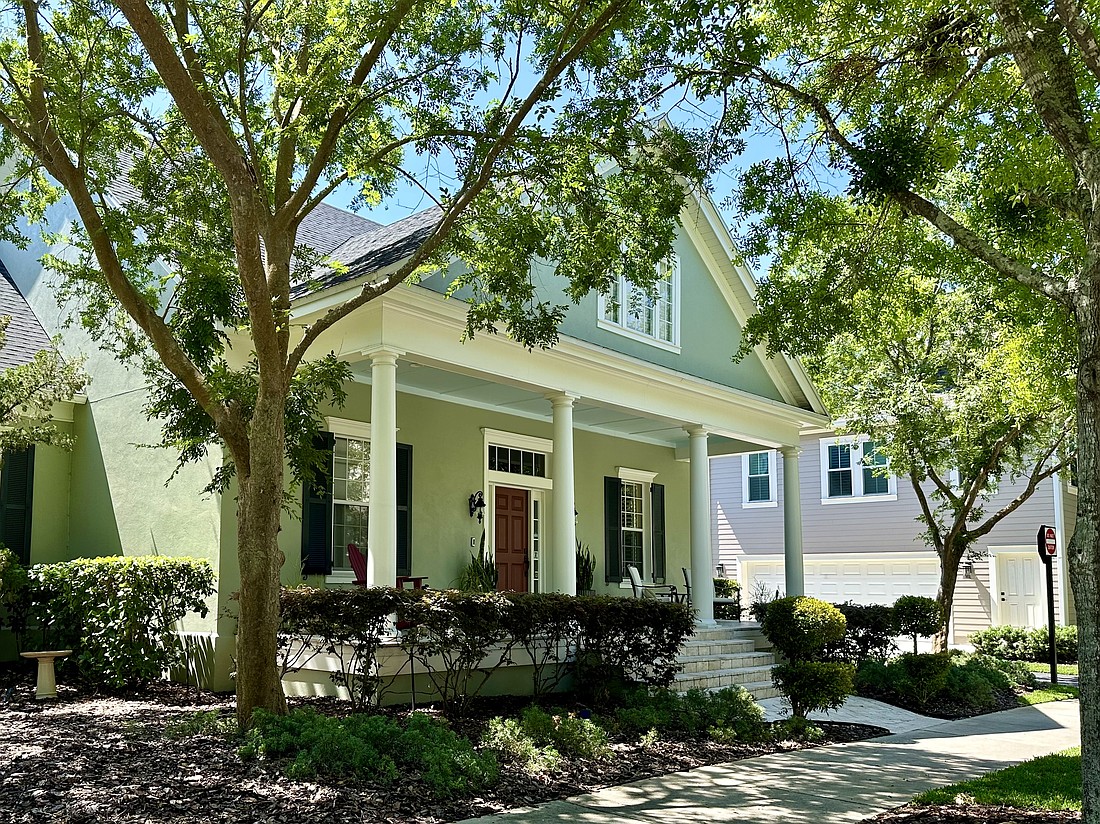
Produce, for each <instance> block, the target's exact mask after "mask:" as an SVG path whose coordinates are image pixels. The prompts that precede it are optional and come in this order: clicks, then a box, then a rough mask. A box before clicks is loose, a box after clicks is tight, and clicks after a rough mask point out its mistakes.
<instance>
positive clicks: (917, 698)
mask: <svg viewBox="0 0 1100 824" xmlns="http://www.w3.org/2000/svg"><path fill="white" fill-rule="evenodd" d="M951 664H952V656H951V654H950V653H947V652H933V653H906V654H905V655H902V656H900V657H899V658H898V659H897V660H896V661H894V662H893V664H892V665H893V666H897V667H900V668H901V670H902V672H904V673H905V678H904V680H902V681H900V682H899V684H900V685H901V688H902V689H903V690H904V693H903V694H904V695H906V697H908V698H909V699H910V700H911V701H913V703H915V704H916V705H917V706H918V707H923V706H924V705H925V704H927V703H928V701H929V699H931V698H932V696H934V695H936V694H937V693H939V692H940V691H941V690H943V688H944V687H945V686H946V685H947V673H948V671H949V670H950V669H951Z"/></svg>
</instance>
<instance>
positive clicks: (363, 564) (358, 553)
mask: <svg viewBox="0 0 1100 824" xmlns="http://www.w3.org/2000/svg"><path fill="white" fill-rule="evenodd" d="M348 561H349V562H350V563H351V571H352V572H354V573H355V585H356V586H359V587H365V586H366V585H367V556H366V555H364V554H363V551H362V550H361V549H359V547H357V546H356V545H355V544H348Z"/></svg>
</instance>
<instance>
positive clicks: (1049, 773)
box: [913, 747, 1081, 810]
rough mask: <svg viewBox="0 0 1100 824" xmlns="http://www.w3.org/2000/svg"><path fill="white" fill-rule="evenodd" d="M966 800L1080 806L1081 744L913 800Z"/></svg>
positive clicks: (1021, 806) (1050, 807)
mask: <svg viewBox="0 0 1100 824" xmlns="http://www.w3.org/2000/svg"><path fill="white" fill-rule="evenodd" d="M960 795H962V796H966V803H974V804H986V805H990V806H1007V807H1016V808H1018V809H1028V810H1079V809H1081V748H1080V747H1074V748H1073V749H1069V750H1065V751H1064V752H1056V753H1054V754H1053V755H1044V756H1042V757H1040V758H1035V759H1033V760H1031V761H1025V762H1024V763H1023V764H1017V765H1016V766H1015V767H1009V768H1008V769H1006V770H998V771H997V772H995V773H990V774H989V775H983V776H982V777H981V778H975V779H974V780H973V781H963V782H962V783H961V784H952V785H951V786H949V787H943V788H941V789H938V790H929V791H928V792H926V793H921V794H920V795H918V796H917V797H916V798H914V799H913V802H914V803H915V804H954V803H955V801H956V798H958V796H960Z"/></svg>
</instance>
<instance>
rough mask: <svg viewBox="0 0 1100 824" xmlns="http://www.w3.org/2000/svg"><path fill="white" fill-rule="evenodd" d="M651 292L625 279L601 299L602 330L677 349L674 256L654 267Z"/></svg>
mask: <svg viewBox="0 0 1100 824" xmlns="http://www.w3.org/2000/svg"><path fill="white" fill-rule="evenodd" d="M657 276H658V280H657V283H656V284H655V285H654V288H653V291H649V290H646V289H642V288H640V287H638V286H636V285H635V284H634V283H632V282H631V281H630V280H629V279H627V278H625V277H620V278H619V279H618V280H616V281H615V282H614V283H613V284H612V286H611V293H610V294H609V295H607V296H606V297H603V298H602V299H601V310H600V318H601V324H600V325H601V326H603V327H604V328H610V329H612V330H614V331H616V332H620V333H623V334H626V335H628V336H630V337H637V338H642V339H645V340H649V341H656V342H658V343H663V344H668V345H670V346H673V347H675V346H677V345H678V343H679V328H678V327H679V317H678V313H679V308H678V306H677V303H678V293H679V284H680V263H679V258H678V257H677V256H676V255H672V256H671V257H669V258H667V259H665V260H664V261H662V262H661V263H660V264H658V266H657Z"/></svg>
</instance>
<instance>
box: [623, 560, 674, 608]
mask: <svg viewBox="0 0 1100 824" xmlns="http://www.w3.org/2000/svg"><path fill="white" fill-rule="evenodd" d="M626 574H627V575H629V576H630V588H631V589H632V590H634V597H635V598H657V599H659V600H662V601H671V602H672V603H676V602H678V601H679V600H680V594H679V592H677V590H676V587H675V586H673V585H672V584H647V583H646V582H645V581H643V580H642V576H641V574H640V573H639V572H638V568H637V567H636V566H634V565H632V564H627V565H626Z"/></svg>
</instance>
